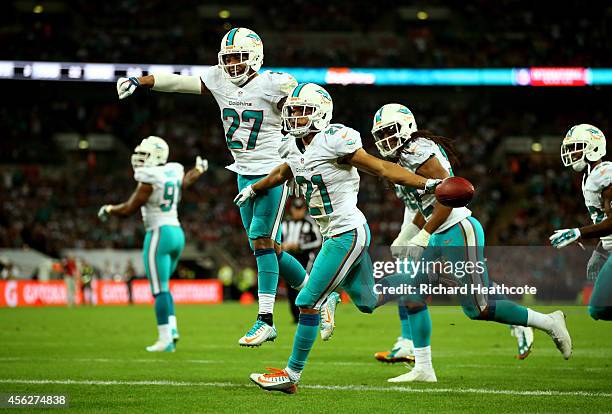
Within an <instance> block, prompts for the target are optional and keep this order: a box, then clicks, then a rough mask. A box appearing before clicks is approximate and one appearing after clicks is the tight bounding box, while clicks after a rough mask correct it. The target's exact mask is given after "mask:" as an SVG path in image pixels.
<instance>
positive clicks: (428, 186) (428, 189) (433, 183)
mask: <svg viewBox="0 0 612 414" xmlns="http://www.w3.org/2000/svg"><path fill="white" fill-rule="evenodd" d="M441 182H442V180H440V179H438V178H428V179H427V182H426V183H425V188H424V190H425V193H427V194H431V193H433V192H434V190H435V189H436V187H437V186H438V184H440V183H441Z"/></svg>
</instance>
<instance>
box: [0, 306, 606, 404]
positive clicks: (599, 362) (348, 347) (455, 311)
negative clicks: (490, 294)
mask: <svg viewBox="0 0 612 414" xmlns="http://www.w3.org/2000/svg"><path fill="white" fill-rule="evenodd" d="M540 309H541V310H548V311H550V310H551V309H550V308H540ZM564 310H565V311H566V313H567V315H568V326H569V329H570V332H571V333H572V337H573V339H574V355H573V357H572V358H571V359H570V360H569V361H565V360H563V358H562V357H561V355H560V354H559V353H558V351H557V350H556V348H555V347H554V345H553V343H552V341H551V340H550V339H549V337H548V336H546V335H544V334H542V333H540V332H537V333H536V342H535V345H534V349H533V352H532V354H531V356H530V357H529V358H527V359H526V360H524V361H518V360H516V359H514V355H515V352H516V345H515V340H514V338H513V337H511V336H510V332H509V329H508V328H507V327H505V326H501V325H497V324H494V323H489V322H474V321H470V320H468V319H467V318H465V317H464V316H463V314H462V313H461V310H460V309H459V308H456V307H432V308H431V311H432V318H433V327H434V334H433V341H432V346H433V358H434V366H435V368H436V373H437V375H438V383H436V384H416V385H410V386H392V384H389V383H387V382H386V379H387V378H389V377H392V376H396V375H399V374H400V373H402V372H404V371H405V370H406V368H405V367H403V366H401V365H395V366H389V365H383V364H381V363H379V362H376V361H375V360H374V358H373V354H374V352H375V351H379V350H385V349H388V348H389V347H390V345H391V344H392V343H393V342H394V340H395V338H396V337H397V336H398V334H399V324H398V320H397V316H396V315H397V311H396V308H394V307H393V306H389V307H385V308H383V309H379V310H378V311H377V313H376V314H374V315H362V314H360V313H359V312H358V311H357V310H356V309H355V308H354V307H353V306H352V305H348V306H347V305H341V306H340V308H339V309H338V313H337V321H336V322H337V328H336V332H335V334H334V337H333V338H332V340H331V341H329V342H322V341H320V340H318V341H317V343H316V344H315V348H314V350H313V352H312V353H311V355H310V358H309V363H308V365H307V367H306V370H305V371H304V374H303V376H302V383H301V385H300V389H299V392H298V394H296V395H285V394H281V393H270V392H265V391H262V390H260V389H259V388H258V387H256V386H255V385H254V384H252V383H251V382H250V381H249V380H248V375H249V373H251V372H259V371H261V370H262V369H263V368H264V367H267V366H275V367H284V366H285V363H286V361H287V358H288V356H289V353H290V347H291V343H292V339H293V333H294V327H293V325H291V324H290V318H289V313H288V310H287V304H286V303H284V302H282V303H277V308H276V325H277V328H278V331H279V338H278V339H277V341H276V342H274V343H267V344H265V345H264V346H262V347H261V348H260V349H244V348H240V347H239V346H238V345H237V340H238V338H239V337H240V336H241V335H242V334H243V333H244V332H245V330H246V329H247V328H248V327H249V325H250V323H251V322H252V319H253V318H254V316H255V313H256V308H255V307H254V306H241V305H238V304H224V305H218V306H178V307H177V316H178V321H179V329H180V331H181V336H182V338H181V341H180V342H179V344H178V349H177V352H176V353H174V354H150V353H147V352H146V351H144V347H145V346H146V345H150V344H151V343H153V342H154V340H155V337H156V328H155V322H154V313H153V310H152V308H150V307H146V306H135V307H98V308H77V309H64V308H42V309H35V308H30V309H28V308H21V309H1V310H0V343H1V344H2V346H1V348H0V349H1V350H0V392H1V393H36V394H41V393H47V394H49V393H64V394H68V395H69V398H70V409H69V411H71V412H72V411H75V412H76V411H78V412H87V413H93V412H104V413H108V412H120V411H138V412H146V413H152V412H160V413H161V412H164V413H168V412H215V413H219V412H233V413H236V412H239V411H242V412H264V411H265V412H285V413H287V412H302V413H303V412H347V411H350V412H371V413H376V412H391V411H394V412H408V411H410V412H437V413H440V412H457V411H460V412H480V413H482V412H498V413H499V412H530V413H533V412H565V413H567V412H589V414H592V413H596V412H609V411H612V366H611V363H612V324H609V323H605V322H594V321H592V320H590V319H589V318H588V315H587V313H586V309H585V308H583V307H564ZM35 410H38V409H31V411H35ZM19 412H25V411H24V410H23V409H22V410H20V411H19Z"/></svg>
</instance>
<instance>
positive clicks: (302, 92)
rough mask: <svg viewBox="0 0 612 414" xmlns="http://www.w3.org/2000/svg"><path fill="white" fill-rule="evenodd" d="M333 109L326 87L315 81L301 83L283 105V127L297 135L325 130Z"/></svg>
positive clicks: (301, 135) (290, 93)
mask: <svg viewBox="0 0 612 414" xmlns="http://www.w3.org/2000/svg"><path fill="white" fill-rule="evenodd" d="M333 110H334V103H333V101H332V97H331V95H330V94H329V93H328V92H327V91H326V90H325V89H324V88H322V87H321V86H319V85H317V84H315V83H300V84H298V85H297V86H296V87H295V88H293V89H292V90H291V91H290V92H289V96H287V100H286V101H285V104H284V105H283V109H282V112H281V117H282V120H283V128H284V129H285V130H286V131H287V132H288V133H289V134H291V135H293V136H296V137H303V136H304V135H306V134H308V133H310V132H319V131H323V130H325V129H327V127H328V126H329V123H330V122H331V118H332V112H333ZM304 118H306V120H307V121H306V122H305V123H304Z"/></svg>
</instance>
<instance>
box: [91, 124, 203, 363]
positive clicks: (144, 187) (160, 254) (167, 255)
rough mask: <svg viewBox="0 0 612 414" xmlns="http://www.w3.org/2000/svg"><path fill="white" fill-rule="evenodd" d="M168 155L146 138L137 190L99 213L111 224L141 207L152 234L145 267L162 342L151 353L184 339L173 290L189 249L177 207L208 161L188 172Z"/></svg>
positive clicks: (136, 158)
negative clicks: (172, 280)
mask: <svg viewBox="0 0 612 414" xmlns="http://www.w3.org/2000/svg"><path fill="white" fill-rule="evenodd" d="M168 154H169V148H168V144H167V143H166V141H164V140H163V139H162V138H160V137H155V136H150V137H147V138H145V139H143V140H142V142H141V143H140V144H139V145H138V146H137V147H136V149H135V150H134V154H133V155H132V167H133V168H134V179H135V180H136V181H137V182H138V185H137V186H136V190H134V193H133V194H132V195H131V196H130V198H129V200H128V201H126V202H125V203H121V204H116V205H112V204H107V205H104V206H102V207H101V208H100V211H99V212H98V217H99V218H100V220H102V221H106V220H107V219H108V217H109V216H111V215H118V216H130V215H132V214H134V213H135V212H136V211H137V210H138V209H139V208H140V211H141V214H142V220H143V222H144V226H145V229H146V231H147V233H146V235H145V240H144V245H143V259H144V267H145V272H146V274H147V278H148V279H149V284H150V286H151V293H152V294H153V297H154V298H155V316H156V318H157V329H158V333H159V337H158V339H157V342H155V344H153V345H151V346H148V347H147V348H146V349H147V351H149V352H174V350H175V344H176V341H178V339H179V333H178V329H177V325H176V316H175V313H174V300H173V299H172V294H171V293H170V290H169V287H168V285H169V280H170V276H171V275H172V273H174V271H175V270H176V266H177V264H178V261H179V259H180V257H181V252H182V251H183V248H184V247H185V235H184V233H183V229H182V228H181V224H180V222H179V219H178V213H177V206H178V203H179V201H180V200H181V193H182V191H183V190H184V189H186V188H187V187H189V186H190V185H192V184H193V183H194V182H195V181H196V180H197V179H198V178H199V177H200V176H201V175H202V174H203V173H204V172H205V171H206V170H207V169H208V161H207V160H205V159H202V158H200V157H199V156H198V157H197V158H196V163H195V167H194V168H192V169H191V170H189V171H187V173H185V170H184V168H183V166H182V165H181V164H178V163H176V162H167V161H168Z"/></svg>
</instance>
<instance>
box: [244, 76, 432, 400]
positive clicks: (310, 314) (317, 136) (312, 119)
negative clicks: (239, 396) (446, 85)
mask: <svg viewBox="0 0 612 414" xmlns="http://www.w3.org/2000/svg"><path fill="white" fill-rule="evenodd" d="M332 111H333V103H332V98H331V96H330V95H329V93H328V92H327V91H326V90H325V89H323V88H322V87H320V86H319V85H316V84H313V83H306V84H299V85H298V86H297V87H295V88H294V89H293V90H292V92H291V93H290V95H289V97H288V98H287V101H286V102H285V105H284V106H283V112H282V118H283V122H284V126H285V130H287V131H288V132H289V135H287V136H286V137H285V138H284V139H283V145H282V147H281V154H282V156H283V158H284V161H285V162H284V163H283V164H281V165H279V166H278V167H276V168H275V169H274V170H273V171H272V172H271V173H270V174H268V176H267V177H265V178H263V179H262V180H260V181H258V182H257V183H254V184H252V185H249V186H247V187H246V188H244V189H243V190H242V191H241V192H240V193H239V194H238V195H237V196H236V199H235V202H236V203H237V204H238V205H243V204H245V203H247V202H250V201H251V200H257V198H258V197H259V196H260V195H261V194H265V192H266V191H268V189H270V188H274V187H275V186H278V185H280V184H282V183H284V182H286V181H288V180H291V179H295V181H296V183H297V184H298V185H299V186H300V188H301V190H302V191H304V194H305V198H306V202H307V204H308V207H309V211H310V215H311V217H312V218H314V219H315V220H316V221H317V223H318V225H319V226H320V228H321V234H322V235H323V237H324V242H323V246H322V248H321V250H320V252H319V254H318V255H317V257H316V258H315V261H314V264H313V266H312V269H311V272H310V278H309V279H308V280H307V282H306V285H305V287H304V288H303V289H302V290H301V291H300V293H299V294H298V296H297V298H296V301H295V303H296V305H297V306H298V307H299V308H300V316H299V321H298V326H297V330H296V333H295V338H294V342H293V351H292V353H291V357H290V358H289V361H288V363H287V367H286V368H285V369H275V368H272V369H270V372H269V373H265V374H260V373H254V374H251V376H250V379H251V381H253V382H254V383H256V384H257V385H258V386H260V387H261V388H263V389H265V390H268V391H282V392H285V393H290V394H292V393H295V392H296V391H297V383H298V382H299V380H300V377H301V373H302V370H303V369H304V366H305V364H306V359H307V357H308V354H309V352H310V350H311V349H312V346H313V344H314V341H315V339H316V337H317V328H318V326H319V324H320V311H319V309H320V308H321V306H322V304H323V303H324V302H325V301H326V299H327V297H328V296H329V295H330V294H331V293H332V292H334V291H335V290H336V289H337V288H339V287H342V288H343V289H344V290H345V291H346V292H347V293H348V294H349V296H350V297H351V299H352V301H353V303H355V305H356V306H357V307H358V308H359V310H361V311H362V312H367V313H370V312H372V311H373V310H374V309H375V308H376V307H377V306H380V305H381V304H382V303H383V302H384V300H385V299H386V298H384V297H383V296H382V295H377V294H376V293H375V292H374V276H373V270H372V265H371V261H370V258H369V255H368V252H367V250H368V246H369V245H370V231H369V228H368V224H367V221H366V218H365V217H364V215H363V213H362V212H361V211H360V210H359V209H358V208H357V193H358V192H359V181H360V179H359V173H358V172H357V170H358V169H359V170H362V171H365V172H368V173H370V174H373V175H377V176H379V177H383V178H386V179H388V180H389V181H391V182H393V183H397V184H401V185H404V186H408V187H414V188H420V189H423V190H426V191H432V190H433V189H434V188H435V186H436V185H437V184H438V183H439V182H440V181H441V180H437V179H425V178H423V177H421V176H418V175H416V174H413V173H411V172H409V171H407V170H405V169H403V168H401V167H400V166H398V165H396V164H393V163H390V162H387V161H383V160H381V159H379V158H376V157H374V156H372V155H370V154H368V153H367V152H366V151H365V150H364V149H363V148H362V144H361V136H360V135H359V132H357V131H355V130H354V129H352V128H349V127H346V126H344V125H341V124H331V123H330V122H331V118H332ZM391 278H393V276H391V277H389V278H386V279H384V280H385V281H387V279H389V280H388V281H387V282H386V283H388V284H389V285H390V286H398V285H396V284H395V283H397V284H399V283H406V282H407V281H408V277H406V276H404V275H400V277H395V279H391Z"/></svg>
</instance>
